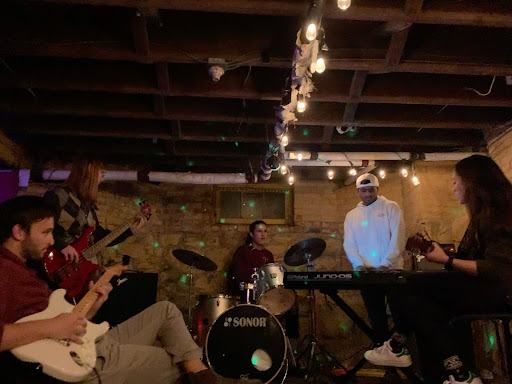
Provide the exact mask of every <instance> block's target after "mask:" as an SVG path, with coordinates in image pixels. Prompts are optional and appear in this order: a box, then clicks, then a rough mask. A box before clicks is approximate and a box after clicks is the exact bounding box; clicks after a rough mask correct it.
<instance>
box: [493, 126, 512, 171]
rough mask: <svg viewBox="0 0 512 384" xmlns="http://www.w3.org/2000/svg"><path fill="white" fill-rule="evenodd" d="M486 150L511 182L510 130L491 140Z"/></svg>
mask: <svg viewBox="0 0 512 384" xmlns="http://www.w3.org/2000/svg"><path fill="white" fill-rule="evenodd" d="M488 149H489V154H490V155H491V157H492V158H493V159H494V160H495V161H496V163H498V165H499V166H500V167H501V169H502V170H503V172H504V173H505V175H507V177H508V179H509V180H512V130H509V131H508V132H506V133H504V134H503V135H501V136H499V137H498V138H495V139H494V140H492V141H491V142H490V143H489V146H488Z"/></svg>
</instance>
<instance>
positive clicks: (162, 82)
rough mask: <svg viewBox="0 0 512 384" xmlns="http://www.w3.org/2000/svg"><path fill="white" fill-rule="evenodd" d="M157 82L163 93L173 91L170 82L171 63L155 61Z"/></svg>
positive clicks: (166, 93)
mask: <svg viewBox="0 0 512 384" xmlns="http://www.w3.org/2000/svg"><path fill="white" fill-rule="evenodd" d="M155 70H156V82H157V86H158V90H159V92H160V94H162V95H168V94H169V93H170V91H171V85H170V82H169V65H168V64H167V63H155Z"/></svg>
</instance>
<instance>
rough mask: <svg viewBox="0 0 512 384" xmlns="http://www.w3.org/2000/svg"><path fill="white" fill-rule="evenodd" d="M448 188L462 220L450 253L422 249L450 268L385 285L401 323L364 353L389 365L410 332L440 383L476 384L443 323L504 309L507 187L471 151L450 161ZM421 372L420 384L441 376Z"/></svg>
mask: <svg viewBox="0 0 512 384" xmlns="http://www.w3.org/2000/svg"><path fill="white" fill-rule="evenodd" d="M453 191H454V193H455V196H456V197H457V199H458V200H459V202H460V203H461V204H463V205H465V206H466V208H467V211H468V214H469V219H470V223H469V226H468V228H467V230H466V233H465V235H464V237H463V239H462V241H461V243H460V246H459V249H458V251H457V255H456V257H452V256H448V255H447V254H446V253H445V252H444V251H443V249H442V248H441V247H440V246H439V245H438V244H436V243H434V244H433V246H432V247H430V246H429V247H427V249H423V252H422V254H423V255H424V256H425V257H426V258H427V260H428V261H430V262H433V263H438V264H444V266H445V269H446V270H450V271H452V272H450V273H440V274H423V275H422V274H416V275H412V276H410V277H409V278H408V279H407V286H406V287H405V288H398V289H395V290H392V293H393V300H391V301H390V305H392V306H393V308H392V310H393V311H399V312H400V313H401V316H400V318H403V319H404V321H401V322H400V324H395V330H396V332H395V334H394V335H393V337H392V338H391V339H390V340H389V342H387V343H386V344H385V345H384V346H383V347H380V348H378V349H374V350H371V351H367V352H366V353H365V357H366V358H367V359H368V360H371V361H372V363H374V364H375V362H376V361H379V362H380V364H379V365H391V366H393V365H394V362H395V361H398V360H399V356H398V351H399V350H401V349H402V347H403V342H404V339H405V336H408V335H409V334H410V333H411V332H415V334H416V338H417V339H418V341H420V343H419V344H422V347H424V349H425V350H426V351H427V353H428V354H429V356H430V357H431V358H432V359H433V360H434V361H435V362H436V364H438V366H439V367H440V368H441V367H444V375H443V376H444V377H445V378H446V379H447V380H446V381H444V383H445V384H462V383H471V384H482V381H481V379H480V378H478V377H477V376H476V375H475V374H474V373H472V372H471V371H470V367H468V365H467V360H465V361H463V359H462V356H463V354H464V353H465V354H466V355H467V354H469V355H471V351H470V350H468V349H464V348H463V347H462V345H461V342H460V341H457V339H456V337H455V336H456V335H455V330H454V329H453V328H452V327H451V326H450V323H449V322H450V319H452V318H453V317H456V316H459V315H465V314H485V313H488V314H491V313H509V312H512V184H511V183H510V181H509V180H508V179H507V178H506V176H505V175H504V174H503V172H502V171H501V169H500V168H499V167H498V165H497V164H496V163H495V162H494V161H493V160H492V159H491V158H490V157H487V156H481V155H473V156H470V157H468V158H466V159H463V160H461V161H459V162H458V163H457V164H456V165H455V172H454V174H453ZM429 245H431V244H429ZM400 344H402V345H400ZM421 352H422V351H421V350H420V353H421ZM394 366H398V365H394ZM433 369H434V370H435V369H436V368H433ZM424 371H425V370H424ZM423 375H424V376H425V378H426V379H427V383H431V382H432V383H441V381H442V378H437V376H436V375H434V376H435V379H433V378H432V372H430V371H429V372H423Z"/></svg>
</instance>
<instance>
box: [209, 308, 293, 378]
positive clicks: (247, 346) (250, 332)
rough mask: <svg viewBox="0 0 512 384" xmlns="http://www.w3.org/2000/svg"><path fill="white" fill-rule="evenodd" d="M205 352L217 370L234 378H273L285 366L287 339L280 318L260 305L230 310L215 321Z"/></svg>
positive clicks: (210, 363) (211, 364)
mask: <svg viewBox="0 0 512 384" xmlns="http://www.w3.org/2000/svg"><path fill="white" fill-rule="evenodd" d="M205 353H206V358H207V361H208V364H209V365H210V366H211V367H212V368H213V370H214V371H215V372H216V373H217V374H219V375H221V376H223V377H227V378H231V379H241V378H248V379H260V380H261V381H263V382H264V383H269V382H270V381H272V380H273V379H274V378H275V377H276V376H277V374H278V373H279V371H280V370H281V367H282V366H283V362H284V359H285V356H286V339H285V336H284V331H283V328H282V327H281V325H280V324H279V321H278V320H277V319H276V318H275V317H274V316H273V315H272V314H271V313H270V312H268V311H267V310H266V309H264V308H262V307H260V306H259V305H252V304H242V305H238V306H236V307H233V308H230V309H228V310H227V311H226V312H224V313H223V314H222V315H221V316H219V318H218V319H217V320H216V321H215V323H214V324H213V326H212V327H211V329H210V332H209V333H208V338H207V339H206V345H205Z"/></svg>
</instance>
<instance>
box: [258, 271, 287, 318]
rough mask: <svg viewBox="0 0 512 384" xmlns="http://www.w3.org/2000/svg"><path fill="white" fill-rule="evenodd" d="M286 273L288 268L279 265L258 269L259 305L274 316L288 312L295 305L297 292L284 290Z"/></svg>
mask: <svg viewBox="0 0 512 384" xmlns="http://www.w3.org/2000/svg"><path fill="white" fill-rule="evenodd" d="M285 271H286V268H285V267H284V266H283V265H281V264H279V263H271V264H266V265H264V266H263V267H261V268H260V269H258V282H257V284H256V293H257V297H258V304H259V305H262V306H263V307H265V308H266V309H268V311H269V312H270V313H272V314H273V315H274V316H280V315H282V314H284V313H286V312H288V311H289V310H290V309H292V307H293V306H294V305H295V292H293V291H292V290H289V289H285V288H284V272H285Z"/></svg>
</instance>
